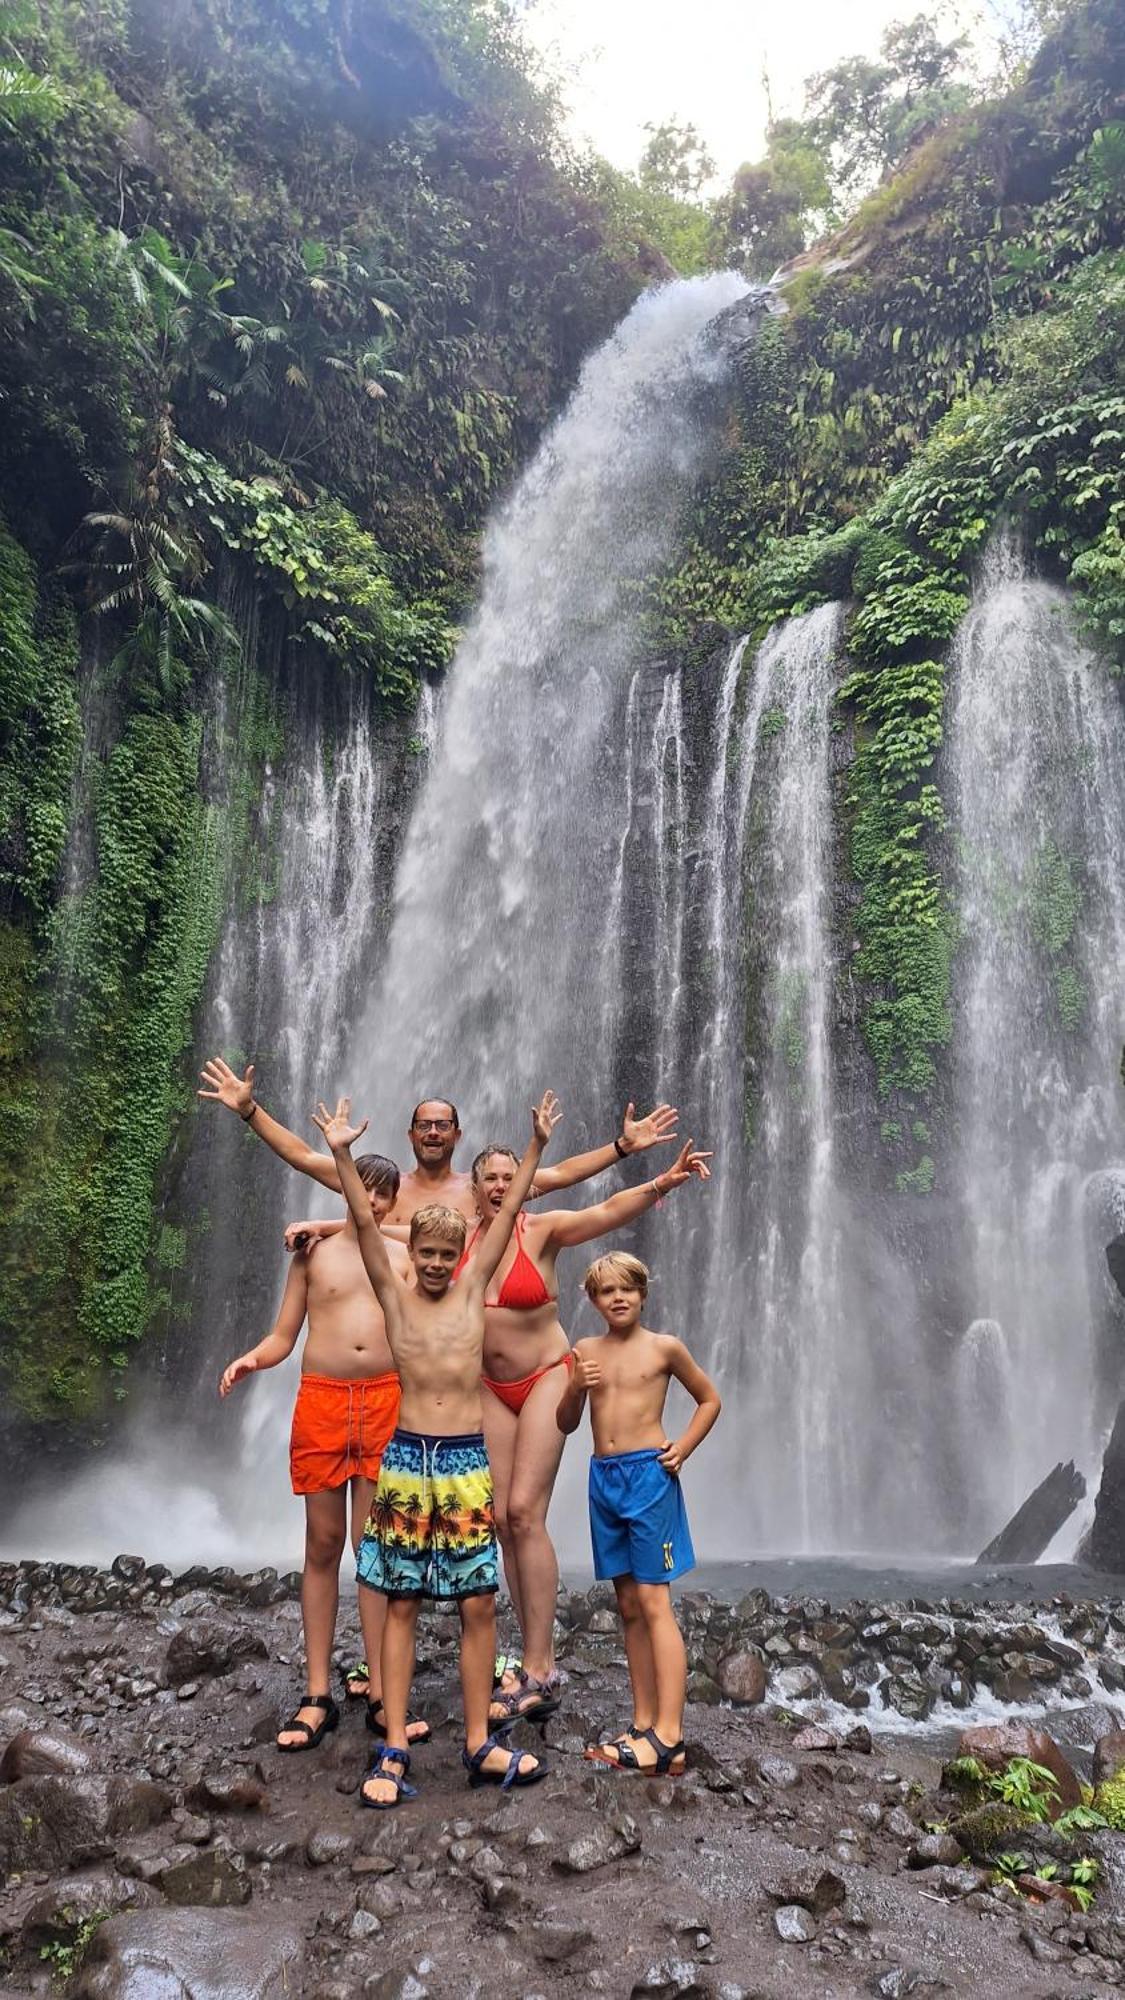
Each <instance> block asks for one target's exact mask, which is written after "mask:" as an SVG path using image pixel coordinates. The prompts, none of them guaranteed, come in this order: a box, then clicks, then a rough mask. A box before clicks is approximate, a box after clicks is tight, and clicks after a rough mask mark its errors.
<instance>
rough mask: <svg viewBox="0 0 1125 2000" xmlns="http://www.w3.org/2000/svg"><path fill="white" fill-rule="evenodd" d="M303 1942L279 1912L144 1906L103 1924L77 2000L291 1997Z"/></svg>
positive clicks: (77, 1985) (74, 1987) (88, 1953)
mask: <svg viewBox="0 0 1125 2000" xmlns="http://www.w3.org/2000/svg"><path fill="white" fill-rule="evenodd" d="M304 1959H305V1944H304V1939H303V1938H302V1936H301V1933H300V1931H299V1930H298V1929H297V1928H296V1927H295V1926H294V1925H292V1924H287V1923H286V1922H285V1921H284V1919H283V1918H282V1917H280V1916H279V1915H278V1914H277V1913H276V1912H271V1913H270V1915H269V1916H268V1917H264V1916H263V1917H257V1916H250V1915H249V1914H247V1915H244V1916H243V1915H235V1914H234V1913H233V1912H227V1911H219V1910H213V1911H212V1910H206V1911H204V1910H151V1911H150V1910H146V1911H143V1912H140V1913H138V1914H137V1915H127V1916H119V1917H111V1918H110V1920H109V1922H108V1923H105V1924H101V1925H99V1927H98V1929H97V1930H96V1931H95V1933H94V1935H93V1938H92V1939H91V1941H90V1944H89V1946H88V1948H87V1950H86V1953H85V1955H84V1957H83V1960H82V1966H81V1970H80V1971H79V1973H78V1974H77V1978H76V1982H75V1983H72V1986H71V1989H70V1990H71V1993H72V1995H73V2000H185V1996H190V2000H234V1996H237V2000H289V1997H290V1996H292V1995H293V1994H295V1993H297V1992H299V1991H300V1989H301V1969H302V1967H303V1964H304Z"/></svg>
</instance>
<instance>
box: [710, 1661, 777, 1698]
mask: <svg viewBox="0 0 1125 2000" xmlns="http://www.w3.org/2000/svg"><path fill="white" fill-rule="evenodd" d="M719 1687H720V1689H721V1691H722V1693H723V1695H724V1697H725V1699H726V1700H727V1701H733V1702H737V1703H738V1704H739V1706H740V1707H747V1708H749V1707H751V1706H752V1705H753V1704H755V1703H757V1702H760V1701H764V1700H765V1698H766V1663H765V1661H764V1660H763V1659H762V1656H761V1654H760V1653H751V1652H744V1653H728V1654H727V1657H726V1659H725V1660H723V1661H722V1662H721V1664H720V1666H719Z"/></svg>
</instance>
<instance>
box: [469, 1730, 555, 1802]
mask: <svg viewBox="0 0 1125 2000" xmlns="http://www.w3.org/2000/svg"><path fill="white" fill-rule="evenodd" d="M493 1750H502V1751H503V1752H504V1755H505V1756H506V1757H507V1759H508V1768H507V1770H506V1771H486V1770H484V1768H483V1766H484V1760H485V1758H486V1757H487V1756H489V1755H490V1753H491V1752H492V1751H493ZM525 1758H527V1759H529V1760H530V1762H531V1764H532V1766H533V1768H532V1769H531V1770H530V1771H522V1770H521V1769H520V1766H521V1764H522V1763H523V1762H524V1759H525ZM461 1762H462V1764H463V1765H464V1766H465V1769H466V1771H467V1772H468V1774H469V1783H470V1785H471V1786H472V1788H473V1790H474V1792H475V1791H476V1790H477V1788H478V1786H480V1785H499V1787H500V1790H501V1791H502V1792H511V1791H515V1789H516V1787H517V1786H523V1785H537V1784H538V1783H539V1780H540V1778H545V1777H546V1775H547V1766H546V1764H543V1763H541V1762H540V1761H539V1760H538V1759H537V1758H533V1757H532V1755H531V1752H530V1750H510V1749H509V1748H508V1745H507V1744H506V1743H500V1742H498V1741H497V1739H496V1737H495V1736H487V1737H486V1738H485V1740H484V1742H483V1743H482V1744H481V1746H480V1749H479V1750H474V1751H473V1752H472V1753H471V1754H470V1752H469V1749H468V1746H467V1745H466V1747H465V1749H464V1750H462V1752H461Z"/></svg>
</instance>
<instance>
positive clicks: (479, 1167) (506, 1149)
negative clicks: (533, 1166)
mask: <svg viewBox="0 0 1125 2000" xmlns="http://www.w3.org/2000/svg"><path fill="white" fill-rule="evenodd" d="M494 1153H502V1154H503V1156H504V1158H505V1159H506V1160H510V1161H511V1162H512V1165H513V1166H514V1167H518V1166H519V1159H518V1158H517V1156H516V1154H515V1153H513V1151H512V1149H511V1147H510V1146H486V1147H485V1148H484V1150H483V1152H480V1153H478V1154H477V1156H476V1159H475V1160H474V1161H473V1181H474V1183H478V1182H479V1181H480V1177H481V1174H482V1173H483V1172H484V1168H485V1165H486V1163H487V1162H488V1161H489V1160H490V1159H491V1158H492V1156H493V1154H494Z"/></svg>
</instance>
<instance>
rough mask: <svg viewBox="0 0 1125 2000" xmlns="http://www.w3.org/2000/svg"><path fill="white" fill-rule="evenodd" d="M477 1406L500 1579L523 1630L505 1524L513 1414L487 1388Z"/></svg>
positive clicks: (513, 1448)
mask: <svg viewBox="0 0 1125 2000" xmlns="http://www.w3.org/2000/svg"><path fill="white" fill-rule="evenodd" d="M481 1406H482V1410H483V1419H484V1448H485V1450H486V1451H487V1453H488V1463H489V1465H490V1466H491V1468H492V1508H493V1513H494V1515H495V1518H496V1539H497V1541H498V1542H499V1544H500V1549H501V1553H502V1554H503V1557H504V1581H505V1583H506V1584H507V1586H508V1595H509V1597H510V1598H511V1600H512V1606H513V1608H514V1610H515V1614H516V1618H517V1620H518V1622H519V1628H520V1631H521V1632H522V1631H523V1606H522V1604H521V1602H520V1579H519V1571H518V1569H517V1567H516V1559H515V1550H514V1547H513V1543H512V1536H511V1532H510V1530H509V1527H508V1490H509V1488H510V1486H511V1483H512V1460H513V1458H514V1457H515V1451H516V1423H517V1419H516V1413H515V1411H514V1410H510V1409H509V1408H508V1405H507V1404H506V1403H502V1402H501V1401H500V1398H499V1396H494V1395H493V1393H492V1391H491V1389H482V1390H481Z"/></svg>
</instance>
